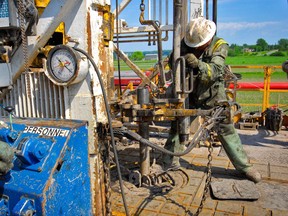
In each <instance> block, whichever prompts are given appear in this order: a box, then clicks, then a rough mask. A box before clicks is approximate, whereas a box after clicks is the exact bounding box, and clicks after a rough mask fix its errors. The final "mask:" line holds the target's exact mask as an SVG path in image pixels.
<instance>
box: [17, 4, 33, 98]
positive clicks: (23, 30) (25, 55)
mask: <svg viewBox="0 0 288 216" xmlns="http://www.w3.org/2000/svg"><path fill="white" fill-rule="evenodd" d="M24 1H25V0H17V4H18V16H19V21H20V29H21V39H22V50H23V58H24V73H25V81H26V82H25V83H26V92H27V95H28V97H31V86H30V76H29V71H28V41H27V35H26V25H25V17H24V14H25V6H24V5H25V4H24Z"/></svg>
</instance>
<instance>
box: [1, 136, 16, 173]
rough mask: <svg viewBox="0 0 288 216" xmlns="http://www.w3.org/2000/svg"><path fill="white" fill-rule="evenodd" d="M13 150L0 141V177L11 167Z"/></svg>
mask: <svg viewBox="0 0 288 216" xmlns="http://www.w3.org/2000/svg"><path fill="white" fill-rule="evenodd" d="M13 157H14V151H13V149H12V148H11V147H10V146H9V145H8V144H7V143H6V142H2V141H0V175H5V174H6V173H7V172H9V171H10V170H11V169H12V167H13Z"/></svg>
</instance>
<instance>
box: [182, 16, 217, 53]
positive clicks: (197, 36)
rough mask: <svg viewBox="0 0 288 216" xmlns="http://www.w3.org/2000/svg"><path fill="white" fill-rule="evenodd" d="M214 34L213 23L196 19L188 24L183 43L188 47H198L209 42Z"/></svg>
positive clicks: (214, 27)
mask: <svg viewBox="0 0 288 216" xmlns="http://www.w3.org/2000/svg"><path fill="white" fill-rule="evenodd" d="M215 32H216V25H215V23H214V22H213V21H211V20H207V19H205V18H204V17H198V18H195V19H192V20H191V21H190V22H189V23H188V25H187V28H186V34H185V37H184V41H185V43H186V44H187V46H189V47H192V48H196V47H200V46H202V45H204V44H206V43H207V42H208V41H210V40H211V39H212V38H213V36H214V34H215Z"/></svg>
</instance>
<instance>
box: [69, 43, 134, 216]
mask: <svg viewBox="0 0 288 216" xmlns="http://www.w3.org/2000/svg"><path fill="white" fill-rule="evenodd" d="M73 49H75V50H76V51H78V52H80V53H82V54H83V55H85V56H86V57H87V58H88V59H89V61H90V62H91V63H92V65H93V67H94V70H95V72H96V74H97V76H98V79H99V83H100V86H101V89H102V92H103V99H104V103H105V109H106V113H107V117H108V123H109V130H110V133H111V143H112V147H113V151H114V156H115V160H116V166H117V173H118V177H119V185H120V189H121V195H122V199H123V205H124V208H125V212H126V215H127V216H129V212H128V208H127V204H126V199H125V195H124V189H123V181H122V176H121V170H120V164H119V160H118V154H117V150H116V145H115V138H114V133H113V128H112V118H111V114H110V109H109V104H108V99H107V95H106V91H105V88H104V83H103V80H102V78H101V75H100V71H99V69H98V67H97V65H96V64H95V62H94V60H93V58H92V57H91V56H90V55H89V54H88V53H87V52H86V51H84V50H82V49H79V48H76V47H73Z"/></svg>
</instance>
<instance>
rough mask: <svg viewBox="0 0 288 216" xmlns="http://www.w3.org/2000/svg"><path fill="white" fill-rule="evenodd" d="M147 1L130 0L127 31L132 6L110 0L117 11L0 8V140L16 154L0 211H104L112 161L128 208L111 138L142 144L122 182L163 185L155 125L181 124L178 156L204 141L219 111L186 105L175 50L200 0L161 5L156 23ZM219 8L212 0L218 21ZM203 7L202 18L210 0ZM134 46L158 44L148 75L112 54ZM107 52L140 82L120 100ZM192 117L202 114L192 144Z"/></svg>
mask: <svg viewBox="0 0 288 216" xmlns="http://www.w3.org/2000/svg"><path fill="white" fill-rule="evenodd" d="M135 2H136V1H133V3H135ZM162 2H163V5H162ZM152 3H153V4H151V1H150V0H149V1H137V4H139V8H140V10H139V13H136V16H137V17H136V18H137V19H138V18H139V26H140V27H139V28H133V27H131V28H127V27H126V26H125V25H124V24H123V23H124V22H121V20H120V18H119V16H120V14H121V12H122V11H123V10H124V9H125V8H126V7H128V5H129V4H132V1H131V0H130V1H129V0H123V1H122V2H121V4H119V5H118V1H116V8H115V10H114V11H112V9H111V8H112V3H111V1H110V0H104V1H98V0H84V1H81V0H61V1H59V0H14V1H8V0H2V1H1V2H0V11H1V17H0V49H1V53H0V55H1V61H0V68H1V70H0V73H1V80H0V104H1V111H0V114H1V119H0V120H1V121H0V141H1V143H5V146H6V148H7V149H9V150H10V151H12V152H13V157H12V158H11V164H12V165H11V168H10V169H9V170H7V171H6V172H5V173H2V174H1V176H0V214H1V215H27V216H28V215H39V216H40V215H72V214H73V215H74V214H75V215H111V213H113V209H111V198H110V195H111V186H110V182H111V167H112V165H111V163H112V160H113V161H114V162H113V163H115V166H116V168H117V176H118V179H119V182H120V183H119V185H120V191H122V195H123V202H124V203H125V196H124V192H123V185H122V183H121V182H122V175H121V169H120V168H121V164H119V161H118V155H117V149H116V143H115V137H120V138H121V137H128V138H129V139H133V140H137V141H139V142H140V146H139V152H140V157H139V166H137V168H136V169H134V170H133V172H132V173H130V176H129V177H130V178H131V179H132V181H133V182H134V183H135V182H136V184H137V185H138V186H139V185H140V186H141V184H146V185H147V184H149V185H151V184H154V183H155V182H157V183H158V184H161V181H162V180H159V178H154V177H153V176H155V175H154V173H151V164H152V162H151V161H150V152H151V148H152V149H156V150H158V151H159V152H163V151H164V152H165V149H164V148H163V147H161V146H159V145H157V144H154V143H152V142H151V141H149V131H150V130H151V123H152V122H158V123H159V122H160V123H161V122H165V121H173V122H175V124H178V125H179V128H180V129H179V130H180V140H181V142H182V143H183V144H185V145H187V146H188V147H187V149H186V150H185V151H184V152H182V153H174V155H177V156H182V155H185V154H186V153H188V152H190V151H191V150H192V148H194V147H195V145H196V144H197V143H198V142H199V141H200V140H201V139H203V137H205V136H210V134H209V133H210V131H211V130H212V129H213V128H214V126H215V124H216V121H217V119H218V118H221V115H222V111H223V109H224V108H223V107H222V106H219V107H218V108H217V109H213V110H199V109H197V110H196V109H189V108H188V107H187V98H188V97H187V95H188V94H189V93H191V92H192V91H193V74H191V73H187V72H186V70H185V60H184V59H183V58H182V57H181V56H180V50H179V49H180V48H179V47H180V40H181V38H182V37H183V34H184V32H185V26H186V23H187V22H188V20H190V19H192V18H195V17H198V16H203V10H204V2H203V1H196V0H195V1H193V2H192V1H191V2H190V1H189V2H188V1H182V0H177V1H173V3H172V1H168V0H166V1H159V3H158V4H161V5H158V4H157V5H158V7H159V13H158V16H159V17H158V18H157V17H156V15H155V16H154V15H153V16H152V11H153V10H154V13H155V14H156V12H155V11H156V1H152ZM113 4H114V2H113ZM154 4H155V5H154ZM147 5H148V7H147ZM114 6H115V5H114ZM168 6H169V7H170V8H173V17H170V18H172V19H173V22H172V23H169V22H171V19H170V18H169V17H168V14H169V11H168V8H169V7H168ZM171 6H172V7H171ZM216 6H217V1H216V0H214V1H213V21H214V22H215V23H217V19H216V17H217V8H216ZM145 7H147V8H148V9H147V8H145ZM163 8H165V9H164V10H165V12H166V17H165V18H166V21H164V22H162V10H163ZM152 9H153V10H152ZM206 10H207V11H206V16H207V18H208V1H206ZM188 14H189V16H188ZM171 32H172V33H173V36H172V40H173V53H174V59H175V62H174V63H173V67H172V68H171V69H172V70H171V69H170V70H169V71H168V72H167V71H166V69H165V68H166V65H167V61H166V60H165V58H164V57H163V55H162V43H163V42H164V41H167V40H169V37H170V36H171V34H170V33H171ZM136 42H145V43H147V44H148V45H151V44H154V45H156V46H157V51H158V52H157V56H158V60H157V64H156V65H155V66H154V70H153V71H152V73H151V74H149V75H145V74H144V73H143V72H142V71H141V69H140V68H139V67H137V66H136V65H135V64H134V63H133V62H132V61H130V60H129V58H128V57H127V56H126V55H125V53H124V52H122V51H121V49H120V48H119V43H136ZM113 53H116V55H117V56H118V57H119V58H121V59H122V60H124V61H125V63H126V64H127V65H128V66H129V67H130V68H131V70H133V71H134V72H135V73H136V74H137V75H138V76H139V77H140V79H141V83H140V84H139V86H138V87H137V88H136V89H132V90H131V91H130V92H128V93H127V94H125V93H123V94H122V93H121V94H120V93H119V91H118V93H117V89H115V84H114V64H113V62H114V59H113ZM168 73H170V75H172V76H171V77H172V79H173V80H168V78H167V74H168ZM120 75H121V72H120ZM120 80H121V79H120ZM171 83H174V84H175V85H174V86H173V88H170V89H172V92H170V94H167V89H169V85H170V84H171ZM191 116H196V117H197V116H203V117H207V116H208V118H207V119H206V120H205V122H204V123H203V124H202V125H201V126H200V127H198V129H197V131H196V133H195V135H194V137H193V138H192V139H191V137H190V120H189V119H190V117H191ZM129 125H130V126H131V125H134V126H135V125H136V130H134V129H130V128H129ZM111 152H112V153H111ZM166 153H169V154H173V153H171V152H167V151H166ZM111 155H113V156H111ZM111 158H112V159H111ZM160 172H162V171H160ZM135 179H136V180H135ZM153 182H154V183H153ZM126 213H127V209H126ZM127 215H128V213H127Z"/></svg>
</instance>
